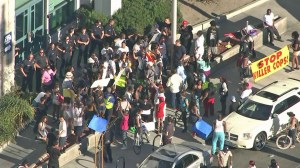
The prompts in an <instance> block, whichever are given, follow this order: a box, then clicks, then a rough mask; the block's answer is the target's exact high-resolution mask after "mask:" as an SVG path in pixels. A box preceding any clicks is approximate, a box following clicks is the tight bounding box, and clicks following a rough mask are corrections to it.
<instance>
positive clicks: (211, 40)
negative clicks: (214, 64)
mask: <svg viewBox="0 0 300 168" xmlns="http://www.w3.org/2000/svg"><path fill="white" fill-rule="evenodd" d="M205 41H206V45H207V46H208V50H207V55H208V61H209V62H210V61H212V60H214V58H215V57H216V56H217V55H219V49H218V46H219V29H218V28H217V24H216V21H214V20H213V21H211V22H210V27H209V28H208V30H207V32H206V39H205Z"/></svg>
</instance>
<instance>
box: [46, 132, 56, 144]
mask: <svg viewBox="0 0 300 168" xmlns="http://www.w3.org/2000/svg"><path fill="white" fill-rule="evenodd" d="M47 139H48V144H47V147H51V146H53V144H54V142H56V141H57V136H56V135H55V134H54V133H52V132H50V133H48V134H47Z"/></svg>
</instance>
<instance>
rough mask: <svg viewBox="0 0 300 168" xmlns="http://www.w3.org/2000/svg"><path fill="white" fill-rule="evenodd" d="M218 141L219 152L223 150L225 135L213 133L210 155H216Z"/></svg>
mask: <svg viewBox="0 0 300 168" xmlns="http://www.w3.org/2000/svg"><path fill="white" fill-rule="evenodd" d="M218 141H219V142H220V150H223V148H224V141H225V133H224V132H214V135H213V139H212V154H215V153H216V148H217V142H218Z"/></svg>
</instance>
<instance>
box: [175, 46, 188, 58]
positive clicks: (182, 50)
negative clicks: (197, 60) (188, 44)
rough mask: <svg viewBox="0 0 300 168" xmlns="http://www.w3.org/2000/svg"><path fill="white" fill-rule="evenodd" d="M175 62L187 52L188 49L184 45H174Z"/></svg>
mask: <svg viewBox="0 0 300 168" xmlns="http://www.w3.org/2000/svg"><path fill="white" fill-rule="evenodd" d="M174 53H175V62H178V61H179V60H180V59H181V58H182V56H183V55H184V54H186V49H185V47H184V46H183V45H181V46H175V47H174Z"/></svg>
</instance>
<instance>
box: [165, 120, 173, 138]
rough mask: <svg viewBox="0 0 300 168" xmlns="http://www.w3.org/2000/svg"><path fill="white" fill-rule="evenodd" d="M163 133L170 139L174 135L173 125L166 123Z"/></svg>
mask: <svg viewBox="0 0 300 168" xmlns="http://www.w3.org/2000/svg"><path fill="white" fill-rule="evenodd" d="M165 133H168V136H167V138H171V137H172V136H173V135H174V125H173V123H168V124H167V125H166V126H165Z"/></svg>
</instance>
